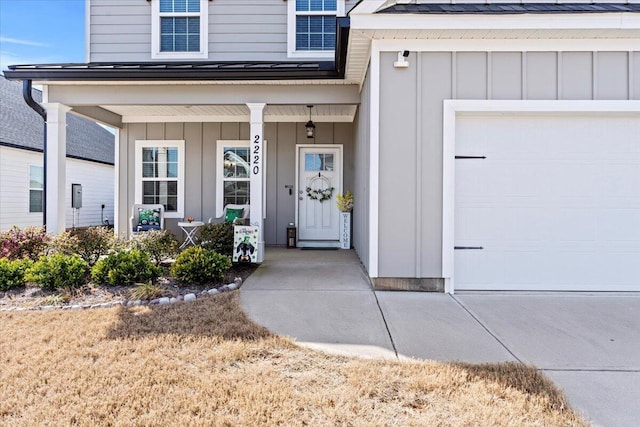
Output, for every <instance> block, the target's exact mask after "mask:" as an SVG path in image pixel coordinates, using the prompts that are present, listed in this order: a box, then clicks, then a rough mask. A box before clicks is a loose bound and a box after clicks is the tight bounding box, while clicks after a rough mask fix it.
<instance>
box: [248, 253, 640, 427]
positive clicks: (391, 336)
mask: <svg viewBox="0 0 640 427" xmlns="http://www.w3.org/2000/svg"><path fill="white" fill-rule="evenodd" d="M266 255H267V256H266V259H265V263H264V264H263V265H262V266H261V267H260V268H259V269H258V270H256V272H255V273H254V274H253V275H252V276H251V277H249V279H248V280H247V281H246V283H245V284H244V286H243V287H242V290H241V293H240V301H241V304H242V306H243V308H244V309H245V311H246V312H247V314H248V315H249V316H250V317H251V318H252V319H253V320H255V321H256V322H258V323H260V324H262V325H265V326H266V327H267V328H269V329H270V330H272V331H273V332H276V333H279V334H282V335H288V336H291V337H293V338H295V339H296V340H297V341H298V342H300V343H302V344H305V345H307V346H310V347H312V348H319V349H323V350H327V351H331V352H337V353H341V354H352V355H360V356H365V357H385V358H395V357H399V358H403V357H415V358H423V359H433V360H441V361H467V362H472V363H482V362H501V361H520V362H523V363H527V364H533V365H535V366H537V367H538V368H540V369H541V370H543V371H544V372H545V374H546V375H547V376H548V377H550V378H551V379H552V380H554V381H555V382H556V383H557V384H558V385H559V386H560V387H561V388H563V389H564V390H565V392H566V393H567V396H568V397H569V400H570V401H571V403H572V405H573V406H574V408H575V409H577V410H579V411H581V412H582V413H583V414H584V415H585V417H586V418H587V419H589V420H591V421H592V422H593V424H594V425H602V426H637V425H639V423H638V420H640V405H639V404H638V402H640V294H633V293H631V294H618V293H616V294H606V293H602V294H576V293H497V292H491V293H461V294H457V295H453V296H452V295H446V294H434V293H411V292H373V291H372V290H371V286H370V283H369V280H368V278H367V276H366V274H365V273H364V271H363V269H362V266H361V265H360V262H359V261H358V258H357V257H356V255H355V254H354V253H353V252H352V251H300V250H286V249H274V248H270V249H269V250H268V251H267V254H266Z"/></svg>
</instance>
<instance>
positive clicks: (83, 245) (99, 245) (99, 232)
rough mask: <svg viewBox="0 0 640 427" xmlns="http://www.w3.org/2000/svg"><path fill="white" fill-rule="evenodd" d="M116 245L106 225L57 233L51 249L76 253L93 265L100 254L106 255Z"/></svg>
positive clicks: (114, 238) (111, 232)
mask: <svg viewBox="0 0 640 427" xmlns="http://www.w3.org/2000/svg"><path fill="white" fill-rule="evenodd" d="M115 246H116V237H115V236H114V234H113V230H112V229H109V228H107V227H89V228H76V229H74V230H71V231H65V232H62V233H60V234H59V235H57V236H56V237H55V238H54V239H53V241H52V243H51V247H52V249H53V250H54V251H55V252H57V253H61V254H64V255H72V254H78V255H80V257H81V258H82V259H83V260H85V261H86V262H87V264H89V266H93V265H95V263H96V262H98V260H99V259H100V257H101V256H103V255H106V254H108V253H109V251H111V250H112V249H114V248H115Z"/></svg>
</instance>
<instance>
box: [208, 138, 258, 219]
mask: <svg viewBox="0 0 640 427" xmlns="http://www.w3.org/2000/svg"><path fill="white" fill-rule="evenodd" d="M249 148H250V147H249V141H218V147H217V156H216V159H217V171H218V176H217V180H216V181H217V194H216V202H217V203H216V206H217V209H216V211H217V212H216V216H218V217H219V216H222V210H223V209H224V207H225V206H226V205H228V204H230V203H231V204H234V205H245V204H249V203H250V196H251V192H250V180H251V175H250V174H249V172H250V170H249Z"/></svg>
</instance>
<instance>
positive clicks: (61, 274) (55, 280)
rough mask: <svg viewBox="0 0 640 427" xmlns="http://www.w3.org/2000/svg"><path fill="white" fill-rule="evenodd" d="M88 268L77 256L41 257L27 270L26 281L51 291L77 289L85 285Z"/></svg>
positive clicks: (57, 255) (56, 255)
mask: <svg viewBox="0 0 640 427" xmlns="http://www.w3.org/2000/svg"><path fill="white" fill-rule="evenodd" d="M88 267H89V266H88V265H87V263H86V262H85V261H84V260H83V259H82V258H80V257H79V256H78V255H63V254H55V255H51V256H48V257H47V256H42V257H40V259H39V260H38V261H36V262H35V263H34V264H33V266H31V268H29V269H28V270H27V273H26V279H27V280H28V281H30V282H35V283H37V284H39V285H40V287H41V288H42V289H46V290H51V291H55V290H60V289H64V288H77V287H80V286H82V285H84V284H85V276H86V273H87V269H88Z"/></svg>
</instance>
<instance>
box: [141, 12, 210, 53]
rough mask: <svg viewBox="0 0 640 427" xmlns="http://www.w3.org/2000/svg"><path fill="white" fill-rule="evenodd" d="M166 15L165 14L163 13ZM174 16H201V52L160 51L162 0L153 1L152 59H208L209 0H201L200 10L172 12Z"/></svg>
mask: <svg viewBox="0 0 640 427" xmlns="http://www.w3.org/2000/svg"><path fill="white" fill-rule="evenodd" d="M163 16H164V15H163ZM166 16H173V17H196V16H197V17H199V18H200V51H199V52H161V51H160V17H161V14H160V0H152V2H151V59H207V58H209V2H208V0H200V12H198V13H193V12H185V13H178V12H175V13H171V14H166Z"/></svg>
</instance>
